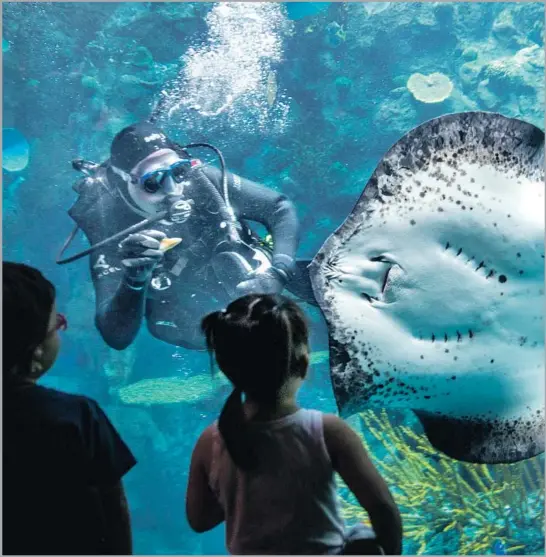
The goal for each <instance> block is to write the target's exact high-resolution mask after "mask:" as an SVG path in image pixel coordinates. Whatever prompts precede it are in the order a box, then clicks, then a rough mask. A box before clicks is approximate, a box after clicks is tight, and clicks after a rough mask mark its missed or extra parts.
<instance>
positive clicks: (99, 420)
mask: <svg viewBox="0 0 546 557" xmlns="http://www.w3.org/2000/svg"><path fill="white" fill-rule="evenodd" d="M84 439H85V443H86V449H87V454H88V462H89V464H88V474H87V476H88V477H87V480H88V482H89V484H90V485H92V486H97V487H99V486H110V485H114V484H116V483H117V482H119V480H121V478H122V477H123V476H124V475H125V474H126V473H127V472H129V470H131V468H133V466H134V465H135V464H136V462H137V461H136V459H135V457H134V456H133V453H132V452H131V450H130V449H129V447H128V446H127V445H126V444H125V442H124V441H123V439H122V438H121V436H120V434H119V433H118V431H117V430H116V428H115V427H114V426H113V425H112V422H110V420H109V419H108V417H107V416H106V414H105V413H104V411H103V410H102V409H101V407H100V406H99V405H98V404H97V403H96V402H95V401H94V400H91V399H87V398H86V399H85V410H84Z"/></svg>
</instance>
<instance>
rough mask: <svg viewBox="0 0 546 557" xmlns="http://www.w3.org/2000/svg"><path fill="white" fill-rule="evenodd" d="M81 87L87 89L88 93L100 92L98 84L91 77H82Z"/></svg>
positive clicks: (96, 80) (94, 78)
mask: <svg viewBox="0 0 546 557" xmlns="http://www.w3.org/2000/svg"><path fill="white" fill-rule="evenodd" d="M81 84H82V87H84V88H85V89H89V90H90V91H99V90H100V83H99V81H98V79H97V78H96V77H93V76H92V75H84V76H83V77H82V78H81Z"/></svg>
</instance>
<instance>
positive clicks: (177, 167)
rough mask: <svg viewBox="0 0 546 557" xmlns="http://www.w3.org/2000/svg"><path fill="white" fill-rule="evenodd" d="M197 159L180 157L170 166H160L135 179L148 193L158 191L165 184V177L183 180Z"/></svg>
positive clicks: (177, 180)
mask: <svg viewBox="0 0 546 557" xmlns="http://www.w3.org/2000/svg"><path fill="white" fill-rule="evenodd" d="M195 164H196V161H194V160H192V159H180V160H178V161H176V162H175V163H173V164H171V166H169V167H168V168H158V169H156V170H153V171H152V172H146V174H143V175H142V176H141V177H140V178H135V177H133V179H135V180H136V181H137V182H138V183H139V184H140V185H141V186H142V187H143V188H144V190H145V191H147V192H148V193H156V192H157V191H159V188H161V186H162V185H163V182H164V181H165V178H167V177H168V176H170V177H171V178H172V179H173V180H174V181H175V182H176V183H177V184H179V183H180V182H182V181H183V180H184V178H185V176H186V174H187V172H188V169H190V168H191V167H192V166H195Z"/></svg>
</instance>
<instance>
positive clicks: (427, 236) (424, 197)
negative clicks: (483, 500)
mask: <svg viewBox="0 0 546 557" xmlns="http://www.w3.org/2000/svg"><path fill="white" fill-rule="evenodd" d="M309 271H310V279H311V282H312V287H313V291H314V294H315V297H316V300H317V302H318V304H319V306H320V308H321V310H322V313H323V315H324V317H325V319H326V322H327V324H328V329H329V349H330V367H331V379H332V385H333V390H334V395H335V398H336V402H337V405H338V408H339V412H340V415H341V416H342V417H348V416H350V415H352V414H354V413H357V412H359V411H361V410H363V409H364V408H370V407H381V408H386V409H396V408H405V409H411V410H413V411H414V412H415V413H416V414H417V416H418V417H419V419H420V421H421V423H422V424H423V427H424V431H425V434H426V436H427V438H428V439H429V441H430V442H431V444H432V445H433V446H434V447H435V448H436V449H438V450H439V451H441V452H443V453H445V454H447V455H448V456H450V457H452V458H455V459H458V460H463V461H468V462H476V463H500V462H515V461H518V460H523V459H527V458H530V457H532V456H535V455H537V454H539V453H541V452H543V451H544V382H543V379H544V328H543V311H544V132H543V131H541V130H540V129H538V128H537V127H535V126H533V125H531V124H528V123H526V122H523V121H521V120H518V119H512V118H507V117H504V116H501V115H499V114H493V113H487V112H470V113H461V114H450V115H446V116H443V117H440V118H437V119H434V120H431V121H428V122H426V123H424V124H422V125H420V126H419V127H417V128H415V129H413V130H412V131H410V132H409V133H408V134H407V135H405V136H404V137H403V138H402V139H400V141H398V142H397V143H396V144H395V145H394V146H393V147H392V148H391V149H390V150H389V151H388V152H387V153H386V155H385V156H384V157H383V159H382V160H381V161H380V163H379V165H378V166H377V168H376V170H375V172H374V173H373V175H372V177H371V178H370V180H369V181H368V183H367V185H366V187H365V189H364V191H363V193H362V195H361V197H360V198H359V200H358V202H357V203H356V205H355V207H354V209H353V211H352V212H351V213H350V215H349V216H348V217H347V219H346V220H345V221H344V222H343V224H342V225H341V226H340V227H339V228H338V229H337V230H336V231H335V232H334V233H333V234H332V235H331V236H330V237H329V238H328V239H327V240H326V242H325V243H324V245H323V246H322V247H321V249H320V250H319V252H318V253H317V255H316V256H315V258H314V259H313V260H312V262H311V264H310V267H309Z"/></svg>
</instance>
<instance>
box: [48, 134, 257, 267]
mask: <svg viewBox="0 0 546 557" xmlns="http://www.w3.org/2000/svg"><path fill="white" fill-rule="evenodd" d="M175 145H176V147H177V149H179V150H180V151H182V152H184V151H185V150H186V149H190V148H193V147H205V148H209V149H211V150H213V151H214V152H215V153H216V154H217V156H218V158H219V160H220V165H221V172H222V194H221V193H220V192H219V191H218V190H217V189H216V187H215V186H214V184H213V183H212V182H211V181H210V179H209V178H208V177H207V176H206V175H205V173H204V172H203V170H202V169H201V166H200V165H196V166H193V167H192V168H191V169H190V170H189V171H188V176H187V179H188V180H190V181H191V182H192V183H193V184H195V185H196V186H197V188H198V190H199V191H200V192H202V193H203V194H204V195H206V196H207V197H208V198H209V199H210V200H212V203H213V204H214V206H215V207H216V208H217V209H218V214H219V218H220V219H221V222H220V223H219V224H220V227H221V228H223V229H225V234H226V240H225V241H224V242H221V244H224V245H231V246H233V248H234V249H236V250H237V251H240V250H241V249H242V251H247V252H249V254H251V255H252V253H250V252H253V254H254V255H257V251H260V252H261V253H263V252H264V251H267V250H264V249H260V248H258V249H256V248H254V247H252V246H251V245H249V243H247V242H245V241H243V239H242V238H241V234H244V232H247V237H248V238H249V239H250V240H251V242H250V243H251V244H256V243H258V241H259V238H257V237H256V235H255V234H253V233H252V232H249V231H248V230H245V231H243V229H242V227H241V224H240V223H239V222H238V220H237V219H236V217H235V214H234V212H233V208H232V207H231V204H230V202H229V191H228V179H227V170H226V165H225V161H224V157H223V155H222V153H221V151H220V150H219V149H217V148H216V147H214V146H212V145H209V144H208V143H192V144H189V145H185V146H181V145H178V144H175ZM72 167H73V168H74V169H75V170H78V171H79V172H82V173H83V174H84V175H85V176H84V177H83V178H82V179H80V180H79V181H77V182H76V184H75V185H74V186H73V189H74V190H75V191H76V193H78V195H79V197H78V200H77V201H76V203H75V204H74V205H73V206H72V208H71V209H70V210H69V211H68V213H69V215H70V216H71V217H72V219H73V220H74V221H75V222H76V226H75V227H74V229H73V230H72V232H71V233H70V235H69V236H68V238H67V240H66V241H65V243H64V244H63V246H62V248H61V250H60V252H59V255H58V257H57V259H56V263H57V264H58V265H64V264H66V263H71V262H73V261H77V260H78V259H81V258H82V257H85V256H86V255H90V254H91V253H93V252H95V251H97V250H98V249H100V248H102V247H104V246H106V245H109V244H111V243H113V242H119V241H120V240H122V239H123V238H125V237H127V236H128V235H130V234H134V233H136V232H138V231H140V230H144V229H145V228H147V227H149V226H150V225H151V224H153V223H154V222H157V221H160V220H163V219H168V220H171V221H172V222H180V216H181V215H183V214H184V209H185V206H186V204H187V201H185V200H178V201H175V202H174V203H173V204H172V205H171V206H170V207H169V208H168V209H167V210H165V211H162V212H160V213H158V214H156V215H153V216H152V217H149V218H147V219H144V220H142V221H140V222H136V223H135V222H134V221H135V216H136V215H135V213H134V212H133V211H132V210H131V209H129V207H128V206H127V201H126V200H125V199H124V198H123V196H122V194H121V193H120V192H119V190H118V188H117V187H116V186H115V185H112V184H111V183H110V180H109V179H108V168H109V161H105V162H104V163H102V164H98V163H94V162H91V161H86V160H84V159H76V160H74V161H72ZM120 200H122V201H124V202H123V203H119V201H120ZM120 221H121V222H124V221H125V222H126V223H131V224H130V225H129V226H127V227H125V228H123V229H122V230H121V231H116V229H112V227H113V226H115V225H116V224H117V223H119V222H120ZM245 228H246V227H245ZM79 229H81V230H82V231H83V232H84V234H85V236H86V237H87V239H88V241H89V243H90V244H91V246H90V247H89V248H87V249H85V250H83V251H81V252H79V253H76V254H74V255H71V256H68V257H65V258H63V255H64V253H65V252H66V250H67V249H68V247H69V245H70V244H71V243H72V241H73V239H74V238H75V236H76V234H77V232H78V230H79ZM105 235H106V238H105Z"/></svg>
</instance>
